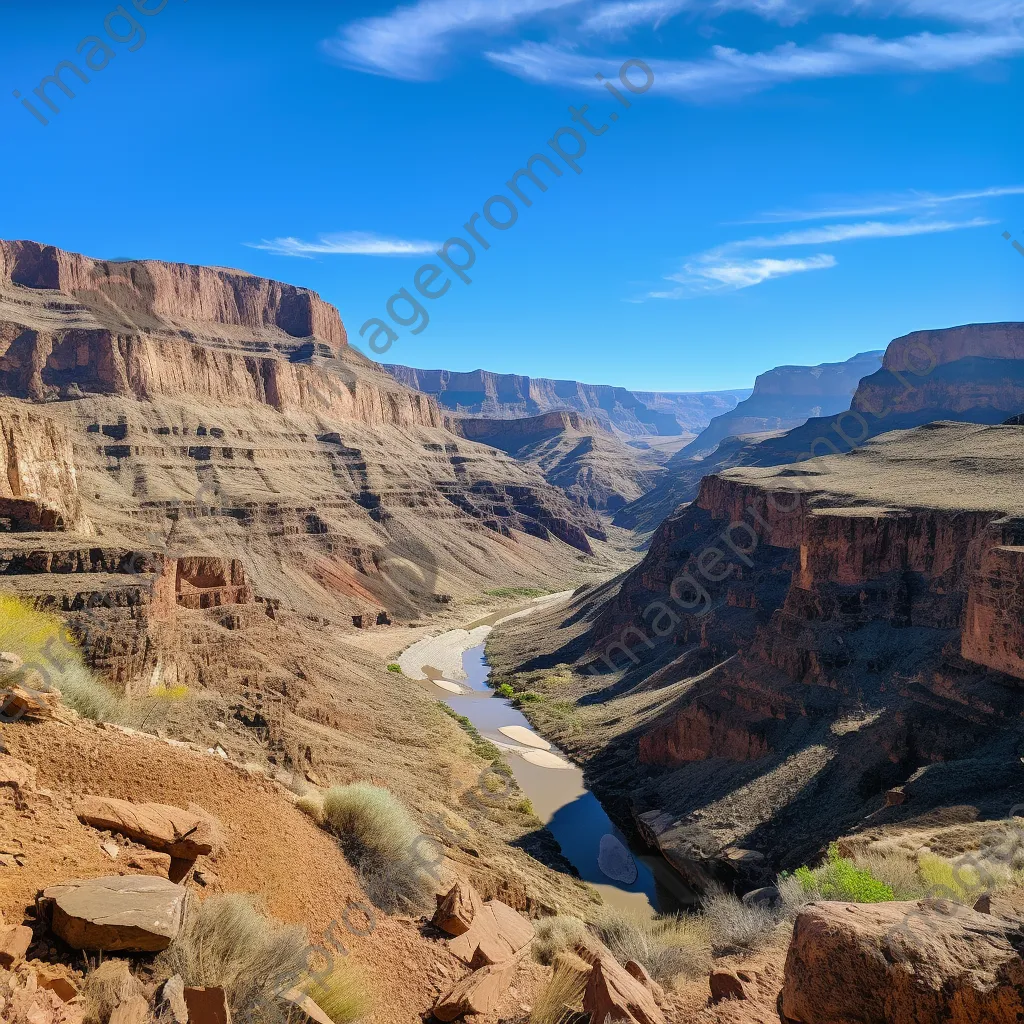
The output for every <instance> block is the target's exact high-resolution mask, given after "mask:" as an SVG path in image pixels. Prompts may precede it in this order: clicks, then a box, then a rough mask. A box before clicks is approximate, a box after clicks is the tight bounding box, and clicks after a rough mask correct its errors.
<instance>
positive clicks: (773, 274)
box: [645, 253, 836, 299]
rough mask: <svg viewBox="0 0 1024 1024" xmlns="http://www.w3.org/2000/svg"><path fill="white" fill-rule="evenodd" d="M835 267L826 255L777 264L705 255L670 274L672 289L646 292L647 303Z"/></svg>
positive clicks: (734, 287) (738, 287)
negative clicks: (648, 300)
mask: <svg viewBox="0 0 1024 1024" xmlns="http://www.w3.org/2000/svg"><path fill="white" fill-rule="evenodd" d="M834 266H836V258H835V257H834V256H829V255H827V254H824V253H822V254H819V255H817V256H805V257H803V258H799V259H786V260H777V259H771V258H770V257H761V258H758V259H727V258H723V257H717V258H716V257H711V256H710V255H706V256H703V257H699V258H698V259H697V260H695V261H694V262H692V263H687V264H685V265H684V266H683V269H682V270H680V271H679V272H678V273H676V274H670V275H669V276H668V277H667V278H665V280H666V281H675V282H676V287H674V288H670V289H667V290H664V291H652V292H648V293H647V295H646V296H645V298H648V299H685V298H692V297H694V296H697V295H707V294H711V293H713V292H723V291H738V290H739V289H741V288H752V287H753V286H754V285H758V284H764V282H765V281H772V280H774V279H775V278H777V277H789V276H790V275H791V274H802V273H806V272H807V271H809V270H829V269H830V268H832V267H834Z"/></svg>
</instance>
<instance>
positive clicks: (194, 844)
mask: <svg viewBox="0 0 1024 1024" xmlns="http://www.w3.org/2000/svg"><path fill="white" fill-rule="evenodd" d="M75 814H77V815H78V819H79V821H81V822H83V823H84V824H86V825H91V826H92V827H93V828H97V829H101V830H102V831H109V832H117V833H118V834H120V835H123V836H127V837H128V838H129V839H134V840H135V842H137V843H141V844H142V845H143V846H148V847H149V848H150V849H151V850H159V851H160V852H161V853H168V854H170V855H171V857H173V858H175V859H180V860H195V859H196V857H202V856H205V855H206V854H209V853H211V852H212V851H213V844H214V828H213V823H212V822H211V821H210V819H208V818H204V817H202V816H201V815H198V814H195V813H194V812H192V811H183V810H182V809H181V808H180V807H171V806H169V805H168V804H133V803H130V802H129V801H127V800H115V799H113V798H111V797H105V796H85V797H82V799H81V800H79V801H78V805H77V806H76V807H75Z"/></svg>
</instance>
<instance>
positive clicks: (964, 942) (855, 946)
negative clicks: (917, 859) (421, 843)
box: [781, 900, 1024, 1024]
mask: <svg viewBox="0 0 1024 1024" xmlns="http://www.w3.org/2000/svg"><path fill="white" fill-rule="evenodd" d="M1022 950H1024V924H1022V923H1021V922H1020V921H1016V922H1010V921H1005V920H1002V919H1000V918H997V917H992V916H989V915H986V914H979V913H978V912H976V911H974V910H971V909H969V908H967V907H961V906H959V905H957V904H954V903H950V902H948V901H945V900H930V901H922V902H916V903H874V904H851V903H817V904H811V905H810V906H808V907H807V908H806V909H805V910H804V911H802V912H801V914H800V915H799V916H798V917H797V919H796V925H795V927H794V929H793V941H792V943H791V945H790V948H789V955H788V957H787V959H786V975H785V983H784V985H783V989H782V1004H781V1005H782V1012H783V1015H784V1017H785V1018H786V1019H787V1020H789V1021H791V1022H793V1024H835V1022H836V1021H857V1022H858V1024H977V1022H980V1021H985V1022H986V1024H1016V1022H1018V1021H1021V1020H1024V960H1022V959H1021V951H1022Z"/></svg>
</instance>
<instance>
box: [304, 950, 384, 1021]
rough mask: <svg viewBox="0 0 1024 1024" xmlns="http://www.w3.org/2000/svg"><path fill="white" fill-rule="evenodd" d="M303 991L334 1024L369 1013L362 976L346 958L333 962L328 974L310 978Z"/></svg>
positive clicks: (355, 1019) (357, 1018) (354, 1019)
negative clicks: (324, 977) (358, 974)
mask: <svg viewBox="0 0 1024 1024" xmlns="http://www.w3.org/2000/svg"><path fill="white" fill-rule="evenodd" d="M304 991H305V993H306V995H308V996H309V997H310V998H311V999H312V1000H313V1002H314V1003H316V1005H317V1006H319V1007H320V1009H321V1010H323V1011H324V1013H326V1014H327V1016H328V1017H330V1018H331V1020H332V1021H334V1024H351V1022H352V1021H357V1020H360V1019H361V1018H363V1017H365V1016H366V1015H367V1014H368V1013H369V1012H370V1001H369V999H368V997H367V995H366V990H365V988H364V986H363V983H362V979H361V978H359V977H358V976H357V975H356V973H355V971H354V970H353V969H352V967H351V966H350V965H349V963H348V962H347V961H346V960H341V961H339V962H337V963H336V964H335V965H334V970H333V971H332V972H331V975H330V977H328V978H326V979H323V980H321V979H313V980H311V981H310V982H309V984H307V985H306V986H305V987H304Z"/></svg>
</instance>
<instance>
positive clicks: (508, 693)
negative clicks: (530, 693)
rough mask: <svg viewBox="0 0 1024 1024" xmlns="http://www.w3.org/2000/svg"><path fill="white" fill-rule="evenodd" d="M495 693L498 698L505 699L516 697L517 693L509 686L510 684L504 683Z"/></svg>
mask: <svg viewBox="0 0 1024 1024" xmlns="http://www.w3.org/2000/svg"><path fill="white" fill-rule="evenodd" d="M494 693H495V695H496V696H498V697H505V698H509V697H514V696H515V693H516V691H515V690H513V689H512V687H511V686H509V684H508V683H502V684H501V686H499V687H498V688H497V689H496V690H495V691H494Z"/></svg>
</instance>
